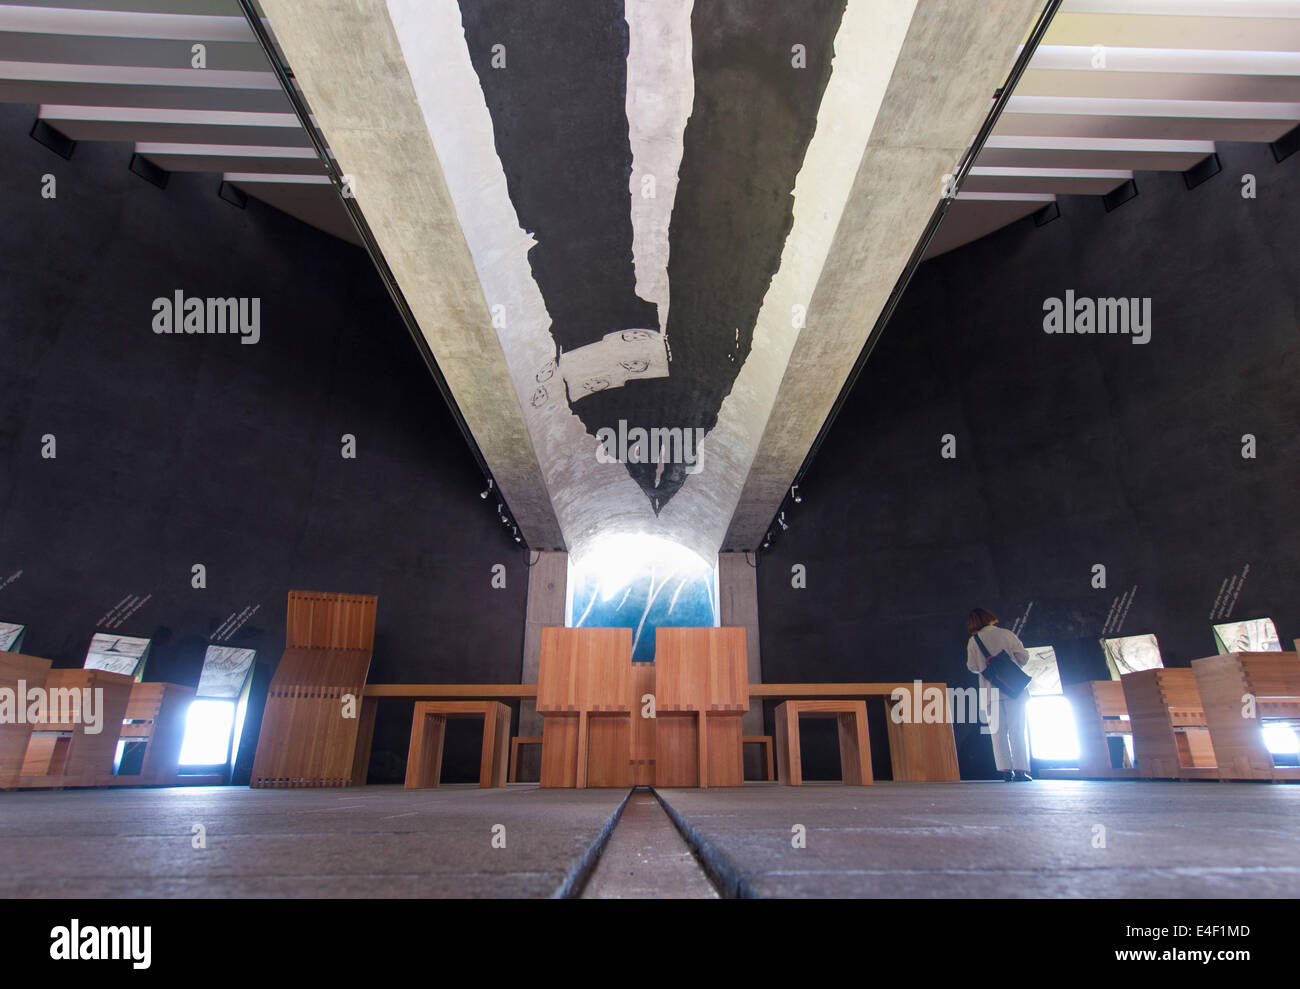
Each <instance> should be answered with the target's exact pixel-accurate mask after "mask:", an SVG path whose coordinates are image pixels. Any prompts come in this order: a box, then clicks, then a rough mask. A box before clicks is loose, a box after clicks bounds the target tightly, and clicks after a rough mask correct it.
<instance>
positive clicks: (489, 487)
mask: <svg viewBox="0 0 1300 989" xmlns="http://www.w3.org/2000/svg"><path fill="white" fill-rule="evenodd" d="M491 493H492V478H490V477H489V478H488V486H487V490H486V491H480V492H479V493H478V496H479V497H480V498H483V499H485V500H486V498H487V496H488V495H490V494H491Z"/></svg>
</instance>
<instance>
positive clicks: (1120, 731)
mask: <svg viewBox="0 0 1300 989" xmlns="http://www.w3.org/2000/svg"><path fill="white" fill-rule="evenodd" d="M1061 692H1062V693H1064V694H1065V697H1066V699H1067V700H1068V701H1069V702H1070V707H1071V709H1072V710H1073V711H1074V727H1075V731H1076V732H1077V733H1078V736H1079V775H1080V776H1081V777H1083V778H1085V779H1101V780H1106V779H1119V778H1124V777H1132V776H1136V775H1137V770H1136V769H1134V768H1133V767H1132V766H1118V767H1116V766H1112V765H1111V757H1110V745H1109V742H1108V740H1109V739H1111V738H1117V737H1119V738H1124V737H1128V738H1131V737H1132V735H1133V724H1132V722H1131V721H1129V720H1128V705H1127V704H1126V703H1125V701H1124V687H1123V685H1122V684H1121V683H1120V682H1119V681H1118V680H1088V681H1085V682H1084V683H1072V684H1070V685H1069V686H1067V687H1063V688H1062V691H1061Z"/></svg>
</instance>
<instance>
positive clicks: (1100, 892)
mask: <svg viewBox="0 0 1300 989" xmlns="http://www.w3.org/2000/svg"><path fill="white" fill-rule="evenodd" d="M754 791H755V788H754V787H752V786H751V787H747V788H746V789H745V790H743V791H737V790H707V791H701V790H662V791H660V794H661V796H662V797H663V798H664V800H665V801H667V803H668V804H669V805H670V806H671V807H672V808H673V809H674V811H676V813H677V814H678V815H679V817H680V819H681V820H682V821H684V822H685V825H686V826H687V828H688V831H689V832H690V833H692V835H693V837H695V838H696V839H697V840H702V842H703V844H704V855H703V858H704V859H705V861H706V862H708V863H709V864H711V865H714V867H715V868H716V869H718V871H720V872H721V873H722V874H723V875H724V878H725V882H724V885H727V884H731V885H732V886H733V887H734V888H733V889H732V890H731V891H730V892H731V893H732V894H733V895H734V893H735V892H736V888H739V891H740V892H742V893H745V894H748V895H757V896H780V897H815V896H820V897H844V896H863V897H944V898H952V897H961V898H967V897H1022V896H1027V897H1088V898H1098V897H1134V898H1143V897H1179V898H1185V897H1245V898H1258V897H1296V896H1300V841H1297V838H1298V837H1300V786H1288V785H1269V784H1258V783H1219V782H1194V783H1193V782H1183V783H1174V782H1170V783H1157V782H1139V781H1128V780H1126V781H1122V782H1119V781H1117V782H1109V783H1102V782H1086V781H1075V780H1070V781H1056V780H1036V781H1034V782H1033V783H1024V784H1020V783H1001V782H998V783H983V782H971V783H902V784H896V783H877V784H876V785H875V786H872V787H869V788H867V787H843V786H838V785H824V784H823V785H812V786H804V787H801V788H798V789H796V788H794V787H780V786H768V787H765V788H764V789H763V790H761V791H759V792H754ZM796 824H802V825H804V827H805V833H806V847H804V848H794V847H792V845H791V839H792V838H793V833H792V831H791V829H792V827H793V826H794V825H796ZM1098 828H1104V832H1103V831H1099V830H1097V829H1098ZM1103 836H1104V839H1105V847H1094V840H1095V837H1096V839H1100V838H1101V837H1103Z"/></svg>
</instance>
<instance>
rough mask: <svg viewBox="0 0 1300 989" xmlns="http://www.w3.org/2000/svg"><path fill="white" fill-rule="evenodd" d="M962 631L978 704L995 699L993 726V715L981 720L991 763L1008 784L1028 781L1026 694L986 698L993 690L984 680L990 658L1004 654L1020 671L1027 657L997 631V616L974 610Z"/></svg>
mask: <svg viewBox="0 0 1300 989" xmlns="http://www.w3.org/2000/svg"><path fill="white" fill-rule="evenodd" d="M966 630H967V631H968V632H970V641H969V642H968V643H966V668H967V669H968V670H970V671H971V672H972V673H978V674H979V675H980V688H981V689H980V698H981V703H983V702H984V699H985V698H991V697H993V696H996V697H997V704H998V709H997V712H996V722H995V721H994V718H993V717H991V716H990V715H993V714H994V712H992V711H986V712H985V717H987V718H988V720H989V723H990V728H991V729H993V730H992V732H991V734H992V735H993V760H994V762H996V763H997V767H998V772H999V773H1001V774H1002V778H1003V779H1004V780H1006V781H1007V782H1008V783H1011V782H1022V781H1024V782H1027V781H1030V780H1032V779H1033V777H1032V776H1030V775H1029V721H1028V718H1027V716H1026V708H1027V707H1028V704H1029V691H1028V690H1024V691H1022V692H1021V694H1020V696H1019V697H1008V696H1007V695H1006V694H1004V693H1003V692H1002V691H1000V690H998V691H997V692H996V694H989V693H987V692H986V691H991V690H994V689H995V688H994V687H993V686H992V684H990V683H989V681H988V680H986V679H984V668H985V667H986V666H988V664H989V657H990V656H996V655H997V654H998V653H999V652H1003V651H1005V652H1006V654H1007V655H1008V656H1010V657H1011V658H1012V659H1013V660H1015V662H1016V663H1017V665H1019V666H1021V667H1023V666H1024V665H1025V664H1026V663H1027V662H1029V653H1028V652H1026V651H1025V647H1024V646H1023V645H1022V644H1021V642H1020V640H1019V639H1018V638H1016V634H1015V633H1014V632H1009V631H1007V630H1006V629H1005V628H1000V627H999V626H998V618H997V615H995V614H993V612H991V611H987V610H985V609H984V608H976V609H975V610H974V611H972V612H971V613H970V614H969V615H967V616H966ZM980 646H983V647H984V648H983V649H981V648H980Z"/></svg>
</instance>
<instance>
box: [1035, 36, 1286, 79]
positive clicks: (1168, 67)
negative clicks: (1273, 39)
mask: <svg viewBox="0 0 1300 989" xmlns="http://www.w3.org/2000/svg"><path fill="white" fill-rule="evenodd" d="M1098 44H1102V45H1103V46H1104V48H1105V53H1104V54H1105V58H1106V62H1105V67H1104V68H1098V67H1096V66H1094V64H1093V61H1094V59H1096V58H1097V55H1098V53H1097V52H1096V51H1095V50H1094V49H1093V48H1092V47H1089V46H1087V45H1039V46H1038V49H1037V51H1035V52H1034V57H1033V58H1032V59H1031V60H1030V62H1029V68H1030V69H1031V70H1035V69H1044V70H1065V71H1076V70H1077V71H1087V72H1094V73H1108V72H1172V73H1186V74H1189V75H1243V76H1300V51H1241V50H1232V49H1205V48H1124V47H1120V46H1112V45H1105V43H1104V41H1099V42H1098Z"/></svg>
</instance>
